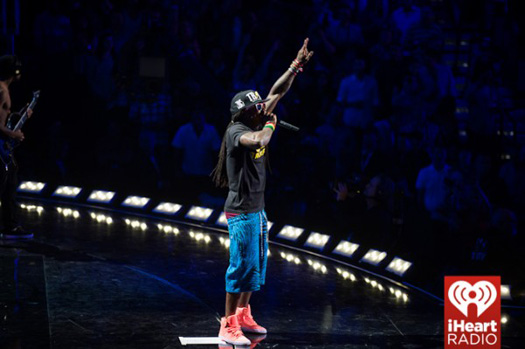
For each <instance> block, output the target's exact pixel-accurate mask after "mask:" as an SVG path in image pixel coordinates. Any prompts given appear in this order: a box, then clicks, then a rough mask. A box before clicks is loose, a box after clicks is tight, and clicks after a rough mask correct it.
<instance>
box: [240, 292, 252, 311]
mask: <svg viewBox="0 0 525 349" xmlns="http://www.w3.org/2000/svg"><path fill="white" fill-rule="evenodd" d="M251 296H252V292H243V293H241V297H240V298H239V303H238V304H237V307H238V308H246V307H247V306H248V304H250V297H251Z"/></svg>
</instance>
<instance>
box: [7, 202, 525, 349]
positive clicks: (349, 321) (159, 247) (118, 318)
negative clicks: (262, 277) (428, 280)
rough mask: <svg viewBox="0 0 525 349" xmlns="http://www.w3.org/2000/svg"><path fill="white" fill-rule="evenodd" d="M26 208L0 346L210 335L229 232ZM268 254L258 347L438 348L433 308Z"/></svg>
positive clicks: (519, 333) (282, 252)
mask: <svg viewBox="0 0 525 349" xmlns="http://www.w3.org/2000/svg"><path fill="white" fill-rule="evenodd" d="M29 204H30V203H29V202H25V208H24V209H23V210H22V217H21V218H22V219H21V220H22V221H23V222H24V226H25V227H26V229H27V230H30V231H32V232H34V233H35V238H34V239H33V240H30V241H26V242H23V241H18V242H12V241H0V282H1V285H2V287H1V289H0V325H1V326H0V348H64V349H66V348H67V349H71V348H75V349H80V348H180V347H183V346H182V345H181V342H180V340H179V337H214V336H217V333H218V330H219V322H218V319H219V316H220V315H219V314H222V313H223V311H224V296H225V294H224V273H225V270H226V268H227V265H228V249H227V247H226V246H225V245H226V244H227V235H226V234H223V233H220V232H217V231H212V230H208V229H206V228H202V227H201V228H199V227H191V226H187V225H174V224H167V223H166V222H163V221H159V220H155V219H152V218H137V217H135V216H132V215H128V214H126V213H122V212H116V211H104V210H95V209H89V208H79V207H76V208H74V207H72V206H67V205H61V206H60V207H58V206H56V205H53V204H43V203H36V204H35V203H34V202H33V203H31V204H35V205H39V206H41V207H42V208H40V209H39V208H38V207H33V206H29ZM67 208H71V209H72V210H67ZM109 221H111V222H112V223H108V222H109ZM159 224H162V225H163V226H162V227H159ZM166 226H168V228H166ZM159 228H162V229H159ZM172 229H173V230H172ZM170 230H172V231H171V232H170ZM270 253H271V255H270V257H269V261H268V263H269V264H268V275H267V285H266V286H265V287H264V288H263V290H261V291H260V292H257V293H255V294H254V296H253V298H252V302H251V303H252V309H253V312H254V314H255V315H256V319H257V321H258V322H259V323H260V324H262V325H263V326H265V327H267V328H268V331H269V333H268V335H267V337H266V338H264V339H262V341H261V342H260V343H259V344H257V346H256V347H257V348H287V349H294V348H365V347H366V348H442V347H443V345H444V344H443V307H442V306H441V305H440V304H439V302H438V301H436V300H434V299H432V298H429V297H427V296H424V295H422V294H420V293H418V292H416V291H414V292H413V291H411V290H408V289H405V288H403V287H399V286H398V285H394V284H392V283H389V282H387V281H385V280H383V279H380V278H375V277H373V276H371V275H369V274H367V273H364V272H360V271H358V270H354V269H352V268H349V267H345V266H342V265H339V264H337V263H334V262H329V261H327V260H324V259H322V258H317V257H315V256H312V255H310V254H307V253H301V252H297V251H293V250H290V249H286V248H284V247H280V246H276V245H271V246H270ZM523 319H524V316H523V311H522V310H514V311H513V314H512V316H511V317H510V321H509V322H508V323H507V324H506V325H505V326H503V334H504V340H503V343H504V346H503V347H504V348H505V347H507V348H508V347H523V346H522V344H523V343H524V341H523V336H524V335H523V333H525V325H524V322H523ZM220 347H227V346H220ZM252 347H254V346H253V345H252ZM186 348H190V349H191V348H217V344H215V345H192V346H186Z"/></svg>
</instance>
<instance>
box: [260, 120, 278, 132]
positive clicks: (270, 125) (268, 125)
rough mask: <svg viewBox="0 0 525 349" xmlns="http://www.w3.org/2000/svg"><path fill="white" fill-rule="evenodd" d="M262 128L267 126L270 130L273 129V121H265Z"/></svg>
mask: <svg viewBox="0 0 525 349" xmlns="http://www.w3.org/2000/svg"><path fill="white" fill-rule="evenodd" d="M263 128H269V129H271V130H272V131H275V124H274V123H273V122H267V123H266V124H265V125H264V127H263Z"/></svg>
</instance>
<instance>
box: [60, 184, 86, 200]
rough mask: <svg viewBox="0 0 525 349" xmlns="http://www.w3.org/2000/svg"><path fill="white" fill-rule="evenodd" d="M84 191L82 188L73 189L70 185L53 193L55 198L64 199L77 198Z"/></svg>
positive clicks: (61, 187)
mask: <svg viewBox="0 0 525 349" xmlns="http://www.w3.org/2000/svg"><path fill="white" fill-rule="evenodd" d="M81 191H82V188H80V187H72V186H68V185H61V186H59V187H58V188H57V189H56V190H55V192H54V193H53V196H61V197H64V198H72V199H74V198H76V197H77V196H78V194H80V192H81Z"/></svg>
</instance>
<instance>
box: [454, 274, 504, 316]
mask: <svg viewBox="0 0 525 349" xmlns="http://www.w3.org/2000/svg"><path fill="white" fill-rule="evenodd" d="M496 298H498V291H497V290H496V287H494V285H493V284H492V283H490V282H488V281H479V282H477V283H476V284H475V285H474V286H472V285H471V284H470V283H468V282H466V281H456V282H455V283H453V284H452V286H450V288H449V289H448V299H449V301H450V302H451V303H452V304H453V305H454V306H455V307H456V308H458V310H459V311H460V312H462V313H463V314H464V315H465V316H466V317H468V306H469V305H470V304H476V305H477V308H478V317H480V316H481V314H483V313H484V312H485V311H486V310H487V309H488V308H489V307H490V306H491V305H492V304H493V303H494V302H495V301H496Z"/></svg>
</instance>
